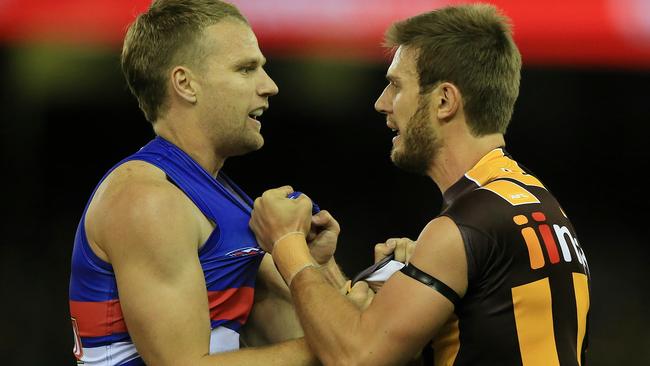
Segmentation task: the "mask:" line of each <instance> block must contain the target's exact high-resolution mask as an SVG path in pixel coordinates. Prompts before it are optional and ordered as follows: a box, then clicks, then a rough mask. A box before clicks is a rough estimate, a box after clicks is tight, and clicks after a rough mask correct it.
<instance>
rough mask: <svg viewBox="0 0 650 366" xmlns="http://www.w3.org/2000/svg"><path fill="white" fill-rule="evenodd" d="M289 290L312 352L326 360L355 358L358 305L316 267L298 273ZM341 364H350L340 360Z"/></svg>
mask: <svg viewBox="0 0 650 366" xmlns="http://www.w3.org/2000/svg"><path fill="white" fill-rule="evenodd" d="M291 294H292V296H293V299H294V305H295V306H296V312H297V313H298V317H299V318H300V322H301V323H302V326H303V330H304V332H305V337H306V339H307V341H308V342H309V345H310V347H311V349H312V351H313V352H315V353H316V355H317V356H318V358H319V359H320V360H322V361H323V363H325V364H332V363H334V361H345V360H354V359H355V358H356V357H357V356H359V350H360V349H361V347H358V346H359V345H358V344H356V342H358V338H357V337H356V336H357V334H356V333H357V332H355V330H356V329H358V327H359V325H360V320H361V312H360V311H359V309H358V308H357V307H356V305H354V304H353V303H352V302H350V301H349V300H348V299H346V298H345V297H343V296H341V294H340V293H339V292H338V290H337V289H335V288H334V287H332V286H331V285H330V284H329V283H328V282H327V281H326V280H325V278H324V277H323V276H322V275H321V274H320V273H319V271H318V270H316V269H315V268H313V267H312V268H306V269H304V270H302V271H301V272H300V273H298V274H297V275H296V276H295V277H294V279H293V281H292V283H291ZM342 363H343V364H349V363H346V362H342Z"/></svg>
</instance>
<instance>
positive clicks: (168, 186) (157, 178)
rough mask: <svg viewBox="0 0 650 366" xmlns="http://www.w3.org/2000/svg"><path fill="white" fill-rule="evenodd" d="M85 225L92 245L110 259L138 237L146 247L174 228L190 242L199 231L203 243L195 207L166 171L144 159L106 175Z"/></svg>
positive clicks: (93, 200)
mask: <svg viewBox="0 0 650 366" xmlns="http://www.w3.org/2000/svg"><path fill="white" fill-rule="evenodd" d="M85 227H86V233H87V236H88V240H89V242H90V244H91V247H92V248H93V250H94V251H96V254H98V255H99V256H100V258H101V257H105V258H102V259H105V260H107V261H108V262H110V260H109V257H110V253H111V252H117V251H121V250H122V249H124V248H120V247H122V246H124V245H132V244H133V241H134V239H136V238H137V239H138V243H139V244H140V243H141V245H145V246H146V245H147V244H148V243H152V244H153V243H154V242H155V241H156V238H158V237H160V236H162V235H168V234H171V233H168V231H171V230H173V231H174V232H177V234H176V235H179V234H180V235H184V236H185V237H188V236H189V237H188V238H189V240H190V241H192V239H193V238H192V235H194V233H196V235H197V237H196V242H197V243H198V241H199V238H198V236H199V235H198V232H199V230H198V223H197V220H196V208H195V207H194V206H193V205H192V203H191V201H190V200H189V199H188V198H187V197H186V196H185V195H184V194H183V193H182V192H181V191H180V190H179V189H178V188H177V187H176V186H174V185H173V184H172V183H170V182H169V181H168V180H167V179H166V175H165V173H164V172H163V171H162V170H160V169H159V168H157V167H155V166H153V165H150V164H148V163H146V162H143V161H130V162H127V163H124V164H123V165H121V166H119V167H118V168H116V169H115V170H114V171H113V172H111V174H109V175H108V176H107V177H106V179H105V180H104V182H102V184H101V185H100V186H99V188H98V189H97V192H96V193H95V195H94V197H93V199H92V201H91V203H90V206H89V207H88V211H87V213H86V222H85ZM197 245H198V244H197Z"/></svg>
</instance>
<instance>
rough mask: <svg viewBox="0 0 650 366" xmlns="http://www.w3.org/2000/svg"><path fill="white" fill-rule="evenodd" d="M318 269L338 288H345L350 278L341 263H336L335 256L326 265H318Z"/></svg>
mask: <svg viewBox="0 0 650 366" xmlns="http://www.w3.org/2000/svg"><path fill="white" fill-rule="evenodd" d="M318 269H319V272H320V274H321V275H323V278H325V280H326V281H327V282H328V283H330V284H331V285H332V286H334V287H335V288H337V289H341V288H343V287H344V286H345V283H346V281H347V280H348V279H347V277H345V274H344V273H343V271H341V268H340V267H339V265H338V264H337V263H336V260H335V259H334V257H332V258H331V259H330V260H329V261H328V262H327V263H325V264H324V265H322V266H320V267H318Z"/></svg>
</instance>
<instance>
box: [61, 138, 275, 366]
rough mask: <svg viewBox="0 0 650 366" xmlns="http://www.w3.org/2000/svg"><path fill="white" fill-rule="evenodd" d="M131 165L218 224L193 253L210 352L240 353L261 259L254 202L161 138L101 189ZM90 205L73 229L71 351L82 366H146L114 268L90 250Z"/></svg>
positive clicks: (128, 159) (231, 184)
mask: <svg viewBox="0 0 650 366" xmlns="http://www.w3.org/2000/svg"><path fill="white" fill-rule="evenodd" d="M132 160H139V161H145V162H147V163H149V164H152V165H154V166H156V167H158V168H160V169H161V170H162V171H164V172H165V173H166V174H167V176H168V177H169V179H170V180H171V181H172V182H173V183H174V184H175V185H176V186H178V187H179V188H180V189H181V190H182V191H183V192H184V193H185V194H186V195H187V196H188V197H189V198H190V199H191V200H192V202H194V204H195V205H196V206H197V207H198V208H199V209H200V210H201V212H202V213H203V214H204V215H205V216H206V217H207V218H208V219H210V220H211V221H212V222H214V223H216V228H215V230H214V231H213V232H212V234H211V235H210V237H209V238H208V240H207V241H206V242H205V244H204V245H203V246H202V247H201V249H200V250H199V252H198V255H199V259H200V262H201V266H202V268H203V273H204V275H205V283H206V286H207V290H208V299H209V305H210V320H211V328H212V334H211V337H210V352H211V353H214V352H221V351H227V350H233V349H237V348H239V334H238V332H239V329H240V327H241V326H242V325H243V324H244V323H245V322H246V319H247V318H248V315H249V313H250V310H251V307H252V304H253V295H254V289H255V278H256V275H257V270H258V268H259V265H260V262H261V260H262V257H263V254H264V252H263V251H262V250H261V249H260V248H259V246H258V244H257V242H256V240H255V236H254V234H253V233H252V231H251V230H250V229H249V227H248V221H249V220H250V212H251V207H252V203H253V202H252V200H251V199H250V198H249V197H248V196H247V195H246V194H245V193H244V192H242V191H241V189H239V187H237V186H236V185H235V184H234V183H233V182H232V181H230V180H229V179H228V178H227V177H226V176H225V175H223V174H220V175H219V178H220V179H221V180H223V181H225V182H226V183H227V184H228V185H229V186H230V187H231V188H232V189H233V190H235V191H236V192H237V194H238V195H239V196H240V197H241V199H238V198H237V197H235V196H234V195H233V194H232V193H231V192H230V191H229V190H228V189H227V188H226V187H224V185H223V184H221V183H220V182H219V181H218V180H216V179H215V178H214V177H212V176H211V175H210V174H209V173H208V172H207V171H205V169H203V168H202V167H201V166H200V165H198V164H197V163H196V162H195V161H194V160H193V159H192V158H191V157H190V156H189V155H187V154H186V153H185V152H183V151H182V150H181V149H179V148H178V147H176V146H175V145H173V144H172V143H170V142H168V141H166V140H165V139H163V138H161V137H157V138H155V139H154V140H152V141H151V142H149V144H147V145H146V146H145V147H143V148H142V149H140V151H138V152H137V153H135V154H133V155H131V156H130V157H128V158H126V159H124V160H122V161H121V162H120V163H118V164H117V165H116V166H115V167H113V168H112V169H111V170H110V171H109V172H108V173H107V174H106V175H105V176H104V178H102V180H101V181H100V183H99V184H101V182H102V181H103V180H104V179H105V178H106V176H108V174H110V173H111V172H112V171H113V170H114V169H115V168H117V167H118V166H120V165H121V164H123V163H125V162H127V161H132ZM99 184H98V187H99ZM96 190H97V188H95V191H96ZM94 194H95V192H93V196H94ZM91 200H92V196H91V199H90V200H89V201H88V204H87V205H86V208H85V210H84V213H83V216H82V218H81V221H80V223H79V226H78V228H77V233H76V236H75V240H74V249H73V252H72V272H71V276H70V313H71V316H72V326H73V330H74V334H75V349H74V353H75V356H76V357H77V359H78V360H79V361H82V362H84V363H85V364H87V365H129V366H130V365H140V364H143V362H142V360H141V358H140V356H139V355H138V353H137V351H136V349H135V346H134V345H133V343H132V342H131V338H130V337H129V333H128V330H127V328H126V324H125V322H124V318H123V316H122V310H121V308H120V299H119V294H118V288H117V283H116V280H115V273H114V272H113V268H112V266H111V265H110V264H109V263H106V262H104V261H103V260H101V259H100V258H99V257H97V256H96V255H95V254H94V252H93V251H92V250H91V248H90V246H89V244H88V239H87V237H86V232H85V228H84V222H85V217H86V211H87V210H88V205H89V204H90V201H91Z"/></svg>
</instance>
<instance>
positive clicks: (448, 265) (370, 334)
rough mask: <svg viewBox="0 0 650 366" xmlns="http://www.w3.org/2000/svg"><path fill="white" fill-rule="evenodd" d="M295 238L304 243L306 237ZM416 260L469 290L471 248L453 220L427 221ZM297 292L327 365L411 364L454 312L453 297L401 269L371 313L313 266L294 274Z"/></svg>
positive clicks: (308, 333)
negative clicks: (468, 254)
mask: <svg viewBox="0 0 650 366" xmlns="http://www.w3.org/2000/svg"><path fill="white" fill-rule="evenodd" d="M289 240H295V241H299V240H300V237H299V236H293V237H292V238H290V239H289ZM282 245H284V246H285V248H286V247H288V245H300V244H299V243H297V244H290V243H286V244H285V243H283V244H282ZM303 245H304V244H303ZM278 252H279V253H278V255H282V253H286V252H287V251H286V250H281V251H278ZM274 255H275V252H274ZM410 261H411V263H412V264H414V265H415V266H417V267H418V268H420V269H421V270H423V271H424V272H426V273H428V274H430V275H432V276H434V277H436V278H437V279H438V280H440V281H442V282H444V283H445V284H447V285H448V286H450V287H451V288H452V289H453V290H454V291H456V292H457V293H458V294H459V295H461V296H462V295H463V294H464V292H465V290H466V288H467V264H466V257H465V251H464V246H463V243H462V238H461V236H460V232H459V231H458V228H457V227H456V225H455V224H454V223H453V222H452V221H451V220H450V219H448V218H446V217H441V218H438V219H436V220H434V221H432V222H430V223H429V225H427V227H426V228H425V229H424V230H423V232H422V233H421V235H420V237H419V238H418V244H417V247H416V249H415V252H414V254H413V257H412V258H411V260H410ZM287 272H291V271H287ZM291 293H292V296H293V298H294V302H295V305H296V308H297V311H298V315H299V317H300V320H301V323H302V324H303V329H304V331H305V336H306V338H307V341H308V342H309V344H310V346H311V347H312V349H313V350H314V352H315V353H316V354H317V355H318V357H319V358H320V359H321V360H322V361H323V362H324V363H325V364H353V365H394V364H400V363H406V362H408V361H409V360H410V359H411V358H412V357H413V356H414V355H415V354H416V353H417V352H418V351H419V350H420V349H421V348H422V347H423V346H424V345H425V344H426V342H427V341H428V340H430V339H431V338H432V337H433V336H434V335H435V334H436V332H437V331H438V330H439V329H440V327H441V326H442V325H443V324H444V323H445V322H446V320H447V319H448V317H449V316H450V314H451V313H452V312H453V305H452V303H451V302H450V301H449V300H448V299H447V298H445V297H444V296H442V295H441V294H440V293H438V292H436V291H435V290H433V289H431V288H429V287H427V286H426V285H424V284H422V283H420V282H418V281H416V280H414V279H412V278H410V277H408V276H406V275H404V274H402V273H401V272H398V273H396V274H395V275H394V276H392V277H391V278H390V279H389V280H388V281H387V282H386V284H385V285H384V287H383V288H382V290H381V291H380V292H379V293H378V294H377V296H376V297H375V299H374V301H373V302H372V304H371V305H370V307H368V309H366V310H365V311H360V310H358V309H357V308H356V307H355V306H352V305H351V304H350V303H349V302H347V301H345V298H344V297H343V296H340V295H339V294H338V292H337V291H336V290H335V289H334V288H332V287H331V286H329V285H328V284H327V283H326V281H325V280H324V279H323V278H322V276H321V275H320V274H319V273H318V272H317V271H316V270H314V269H313V268H307V269H304V270H302V271H300V272H298V273H297V274H296V275H295V276H294V277H293V281H292V283H291Z"/></svg>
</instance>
